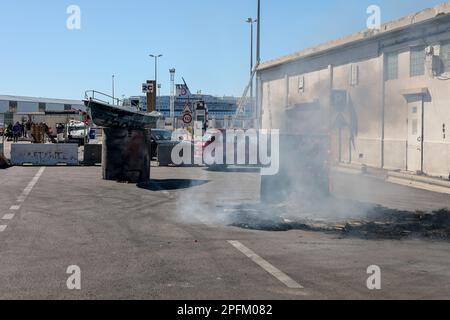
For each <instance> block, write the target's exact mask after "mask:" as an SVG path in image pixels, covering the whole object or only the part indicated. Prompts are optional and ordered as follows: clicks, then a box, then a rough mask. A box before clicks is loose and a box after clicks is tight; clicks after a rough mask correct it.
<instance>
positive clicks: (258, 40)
mask: <svg viewBox="0 0 450 320" xmlns="http://www.w3.org/2000/svg"><path fill="white" fill-rule="evenodd" d="M256 23H257V36H256V65H257V67H259V64H260V63H261V0H258V14H257V20H256ZM259 93H260V83H259V73H258V72H256V105H255V112H254V113H255V120H256V121H257V129H259V128H260V126H261V120H260V119H259V118H260V117H261V110H260V108H261V106H260V103H259V102H260V101H259V100H260V97H259Z"/></svg>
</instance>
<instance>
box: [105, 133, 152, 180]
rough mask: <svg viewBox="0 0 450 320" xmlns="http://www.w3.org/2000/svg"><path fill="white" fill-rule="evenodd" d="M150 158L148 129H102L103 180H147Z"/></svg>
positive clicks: (148, 177) (148, 178)
mask: <svg viewBox="0 0 450 320" xmlns="http://www.w3.org/2000/svg"><path fill="white" fill-rule="evenodd" d="M150 160H151V150H150V130H145V129H142V130H129V129H121V128H105V129H104V134H103V150H102V171H103V179H104V180H113V181H121V182H130V183H142V182H148V181H149V180H150V164H151V163H150Z"/></svg>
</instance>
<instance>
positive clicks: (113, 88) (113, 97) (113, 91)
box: [112, 75, 116, 105]
mask: <svg viewBox="0 0 450 320" xmlns="http://www.w3.org/2000/svg"><path fill="white" fill-rule="evenodd" d="M114 78H115V75H112V104H113V105H115V96H114V94H115V89H116V88H115V83H114Z"/></svg>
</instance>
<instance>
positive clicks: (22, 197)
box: [17, 167, 45, 202]
mask: <svg viewBox="0 0 450 320" xmlns="http://www.w3.org/2000/svg"><path fill="white" fill-rule="evenodd" d="M44 171H45V167H42V168H40V169H39V171H38V172H37V173H36V175H35V176H34V178H33V179H32V180H31V181H30V183H29V184H28V186H27V187H26V188H25V189H24V190H23V192H22V194H21V195H20V196H19V198H17V202H25V200H26V199H27V197H28V196H29V195H30V193H31V191H32V190H33V188H34V186H36V183H38V181H39V178H40V177H41V176H42V174H43V173H44Z"/></svg>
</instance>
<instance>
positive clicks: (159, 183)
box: [138, 179, 210, 191]
mask: <svg viewBox="0 0 450 320" xmlns="http://www.w3.org/2000/svg"><path fill="white" fill-rule="evenodd" d="M209 182H210V181H207V180H190V179H166V180H151V181H150V182H145V183H140V184H138V187H139V188H141V189H145V190H150V191H164V190H181V189H189V188H193V187H198V186H202V185H204V184H207V183H209Z"/></svg>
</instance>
